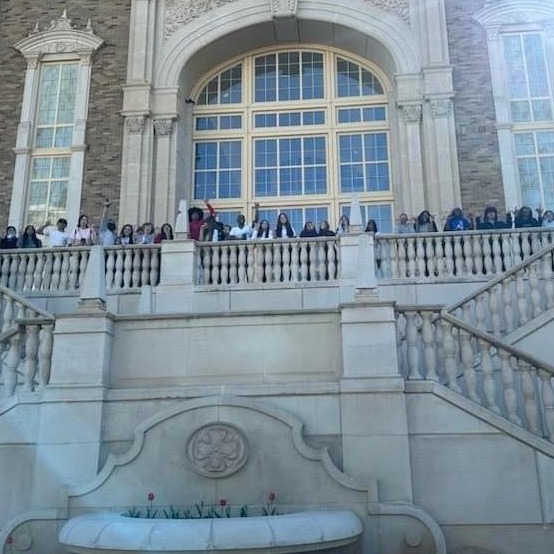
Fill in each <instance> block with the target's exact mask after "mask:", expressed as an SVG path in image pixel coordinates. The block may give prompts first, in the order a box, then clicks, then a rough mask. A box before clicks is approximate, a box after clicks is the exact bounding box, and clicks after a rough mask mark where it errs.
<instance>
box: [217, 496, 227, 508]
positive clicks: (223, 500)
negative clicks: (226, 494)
mask: <svg viewBox="0 0 554 554" xmlns="http://www.w3.org/2000/svg"><path fill="white" fill-rule="evenodd" d="M219 505H220V506H227V499H226V498H220V499H219Z"/></svg>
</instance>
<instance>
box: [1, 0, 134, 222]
mask: <svg viewBox="0 0 554 554" xmlns="http://www.w3.org/2000/svg"><path fill="white" fill-rule="evenodd" d="M130 7H131V0H114V1H113V2H98V1H97V0H68V1H67V2H65V3H63V4H60V3H53V2H49V1H48V0H3V1H2V2H1V3H0V52H1V53H2V54H1V56H2V62H1V63H0V98H1V99H2V102H1V103H0V121H1V122H2V133H1V134H0V229H2V228H3V227H4V226H5V225H6V222H7V218H8V211H9V206H10V198H11V191H12V181H13V171H14V161H15V156H14V154H13V150H12V149H13V148H14V146H15V143H16V134H17V124H18V122H19V117H20V110H21V103H22V96H23V85H24V78H25V69H26V63H25V60H24V58H23V56H22V55H21V54H20V53H19V52H17V51H16V50H15V49H14V48H13V45H14V44H15V43H17V42H18V41H19V40H21V39H23V38H25V37H26V36H28V35H29V33H31V32H32V30H33V28H34V26H35V24H36V22H37V21H38V22H39V25H40V26H41V28H42V27H44V25H46V24H47V23H48V22H49V21H51V20H52V19H57V18H58V17H60V15H61V13H62V10H63V9H64V8H66V9H67V15H68V17H69V18H70V19H71V20H72V22H73V25H74V26H75V27H76V28H78V29H83V28H84V27H85V26H86V24H87V20H88V19H89V18H90V20H91V23H92V26H93V29H94V32H95V33H96V34H97V35H98V36H99V37H101V38H102V39H103V40H104V44H103V45H102V47H101V48H100V49H99V50H98V52H96V54H95V56H94V58H93V66H92V79H91V88H90V101H89V114H88V122H87V132H86V143H87V144H88V150H87V153H86V156H85V167H84V178H83V179H84V181H83V182H84V185H83V194H82V202H81V209H82V211H83V212H84V213H88V214H90V216H92V217H93V218H94V217H95V216H98V215H99V214H100V212H101V209H102V201H103V199H104V198H105V197H106V196H109V197H110V198H114V199H118V198H119V185H120V175H121V142H122V137H123V120H122V118H121V117H120V116H119V111H120V110H121V108H122V92H121V87H122V85H123V84H124V83H125V77H126V65H127V44H128V37H129V17H130ZM113 211H114V213H115V212H117V208H116V207H115V206H114V209H113ZM71 224H72V223H71V222H70V225H71Z"/></svg>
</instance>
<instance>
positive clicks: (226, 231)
mask: <svg viewBox="0 0 554 554" xmlns="http://www.w3.org/2000/svg"><path fill="white" fill-rule="evenodd" d="M219 240H236V237H234V236H233V235H231V226H230V225H223V229H222V231H221V236H220V237H219Z"/></svg>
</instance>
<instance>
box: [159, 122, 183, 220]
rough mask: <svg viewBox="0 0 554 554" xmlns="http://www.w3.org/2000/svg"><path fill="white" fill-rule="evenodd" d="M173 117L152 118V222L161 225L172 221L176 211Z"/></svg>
mask: <svg viewBox="0 0 554 554" xmlns="http://www.w3.org/2000/svg"><path fill="white" fill-rule="evenodd" d="M174 121H175V120H174V119H172V118H164V119H155V120H154V135H155V137H154V138H155V167H156V174H155V176H154V195H153V196H154V198H153V200H154V223H155V224H156V225H162V224H163V223H165V222H173V220H174V219H175V213H176V210H175V208H176V203H177V198H176V193H175V186H174V182H175V179H174V174H175V168H174V164H173V163H172V161H171V160H172V155H171V147H172V137H173V127H174Z"/></svg>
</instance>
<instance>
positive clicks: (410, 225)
mask: <svg viewBox="0 0 554 554" xmlns="http://www.w3.org/2000/svg"><path fill="white" fill-rule="evenodd" d="M394 232H395V233H397V234H399V235H405V234H410V233H415V227H414V222H413V220H412V221H409V219H408V214H404V213H402V214H400V216H399V217H398V223H397V224H396V227H395V228H394Z"/></svg>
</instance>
